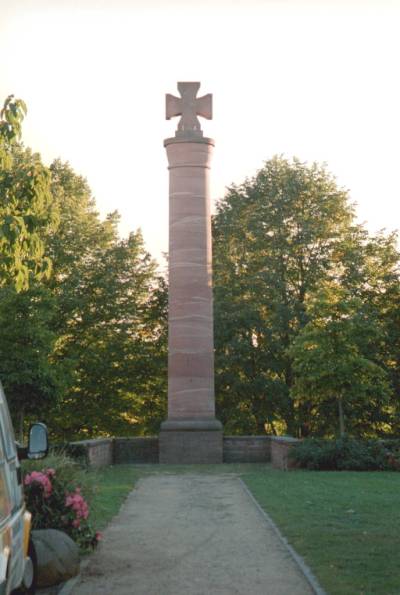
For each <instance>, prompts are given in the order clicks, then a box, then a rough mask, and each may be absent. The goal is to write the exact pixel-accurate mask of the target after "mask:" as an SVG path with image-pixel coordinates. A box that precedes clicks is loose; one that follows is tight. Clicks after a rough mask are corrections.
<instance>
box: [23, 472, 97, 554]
mask: <svg viewBox="0 0 400 595" xmlns="http://www.w3.org/2000/svg"><path fill="white" fill-rule="evenodd" d="M24 489H25V500H26V505H27V508H28V510H29V511H30V512H31V513H32V527H33V529H59V530H62V531H65V533H68V535H69V536H70V537H71V538H72V539H73V540H74V541H76V542H77V543H78V544H79V546H80V547H81V548H83V549H87V548H89V547H95V546H96V545H97V543H98V541H99V540H100V539H101V534H100V533H99V532H96V531H95V530H94V529H93V528H92V527H91V525H90V522H89V513H90V510H89V505H88V503H87V501H86V499H85V498H84V496H83V495H82V493H81V488H80V487H76V486H75V485H72V482H71V481H66V479H63V478H62V477H61V476H60V474H59V473H58V472H56V471H55V470H54V469H52V468H49V469H43V470H42V471H31V472H30V473H29V472H28V473H26V474H25V477H24Z"/></svg>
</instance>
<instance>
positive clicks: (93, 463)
mask: <svg viewBox="0 0 400 595" xmlns="http://www.w3.org/2000/svg"><path fill="white" fill-rule="evenodd" d="M67 451H68V453H69V454H71V456H73V457H76V458H78V459H83V460H84V461H85V463H86V464H87V465H89V467H106V466H107V465H113V464H114V438H99V439H97V440H80V441H78V442H70V444H69V446H68V449H67Z"/></svg>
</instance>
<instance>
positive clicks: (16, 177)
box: [0, 95, 58, 291]
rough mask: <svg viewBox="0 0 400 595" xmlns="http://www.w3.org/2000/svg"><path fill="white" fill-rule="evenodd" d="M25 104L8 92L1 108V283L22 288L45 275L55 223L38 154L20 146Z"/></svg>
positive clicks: (43, 167)
mask: <svg viewBox="0 0 400 595" xmlns="http://www.w3.org/2000/svg"><path fill="white" fill-rule="evenodd" d="M25 114H26V106H25V103H24V102H23V101H21V100H19V99H14V98H13V96H12V95H10V96H9V97H8V98H7V99H6V101H5V103H4V107H3V109H2V110H1V112H0V253H1V259H0V284H3V285H4V284H7V283H10V282H12V283H13V284H14V285H15V287H16V289H17V291H21V290H22V289H26V288H27V287H28V285H29V277H30V275H33V276H34V277H35V278H36V279H40V278H42V277H44V276H48V274H49V272H50V267H51V261H50V260H49V258H48V256H46V254H45V243H44V237H45V235H46V234H47V232H48V231H49V230H50V229H51V228H55V227H56V226H57V222H58V215H57V211H56V209H55V208H54V202H53V197H52V194H51V190H50V174H49V171H48V169H47V168H46V167H45V166H44V165H43V164H42V162H41V160H40V156H39V155H37V154H32V153H31V152H30V151H28V150H25V149H23V147H22V146H21V145H20V144H19V140H20V137H21V128H22V121H23V118H24V115H25Z"/></svg>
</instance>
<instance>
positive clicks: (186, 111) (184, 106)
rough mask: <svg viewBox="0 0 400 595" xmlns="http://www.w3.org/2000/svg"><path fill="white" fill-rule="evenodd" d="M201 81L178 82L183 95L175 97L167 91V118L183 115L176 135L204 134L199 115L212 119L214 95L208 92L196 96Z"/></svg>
mask: <svg viewBox="0 0 400 595" xmlns="http://www.w3.org/2000/svg"><path fill="white" fill-rule="evenodd" d="M199 88H200V83H178V91H179V93H180V94H181V97H175V96H174V95H170V94H169V93H167V95H166V96H165V99H166V110H165V111H166V115H165V117H166V119H167V120H170V119H171V118H173V117H175V116H182V117H181V119H180V120H179V122H178V129H177V131H176V133H175V135H176V136H184V135H185V133H186V134H187V133H188V134H189V135H193V134H195V135H196V136H203V133H202V131H201V127H200V122H199V119H198V117H197V116H202V117H203V118H207V119H208V120H211V119H212V95H211V93H208V94H207V95H204V96H203V97H196V95H197V91H198V90H199Z"/></svg>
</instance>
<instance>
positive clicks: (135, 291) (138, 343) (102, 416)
mask: <svg viewBox="0 0 400 595" xmlns="http://www.w3.org/2000/svg"><path fill="white" fill-rule="evenodd" d="M50 169H51V174H52V191H53V195H54V196H55V197H56V200H57V203H58V205H59V209H60V215H61V222H60V227H59V229H58V231H57V233H56V234H54V235H53V236H52V237H51V238H50V239H49V247H50V254H51V258H52V260H53V276H52V278H51V280H50V282H49V284H50V286H51V288H52V290H53V292H54V295H55V296H56V298H57V316H56V317H55V318H54V327H53V328H54V331H55V332H56V333H57V337H58V338H57V342H56V347H55V354H54V360H55V361H56V362H63V363H64V366H65V369H66V370H69V386H68V388H67V390H66V391H65V392H64V394H63V396H62V399H61V402H60V406H59V408H58V409H57V410H55V411H54V415H53V416H52V420H51V425H52V428H53V431H55V432H56V433H57V434H58V435H62V436H64V437H65V438H66V439H70V438H71V436H76V437H84V436H92V435H94V436H96V435H101V434H119V435H124V434H126V433H132V432H136V433H142V432H145V431H148V429H149V428H152V427H154V425H155V424H157V422H158V423H159V421H160V418H162V417H163V416H164V411H165V404H166V399H165V396H166V383H165V378H166V374H165V370H166V332H165V328H166V327H165V312H164V311H165V300H164V298H163V296H164V294H165V292H164V291H163V288H162V285H160V282H159V280H158V278H157V274H156V266H155V263H154V262H153V261H152V260H151V258H150V256H149V254H148V253H147V252H146V250H145V249H144V244H143V240H142V237H141V234H140V232H136V233H132V234H130V236H129V237H128V239H126V240H120V239H119V238H118V232H117V224H118V219H119V218H118V214H117V213H112V214H110V215H108V216H107V218H106V219H105V220H104V221H101V220H100V219H99V217H98V214H97V213H96V211H95V203H94V200H93V197H92V195H91V192H90V189H89V187H88V185H87V183H86V181H85V180H84V179H83V178H81V177H80V176H77V175H76V174H75V173H74V172H73V171H72V170H71V168H70V167H69V165H68V164H62V163H61V162H59V161H56V162H54V163H53V164H52V166H51V168H50Z"/></svg>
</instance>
